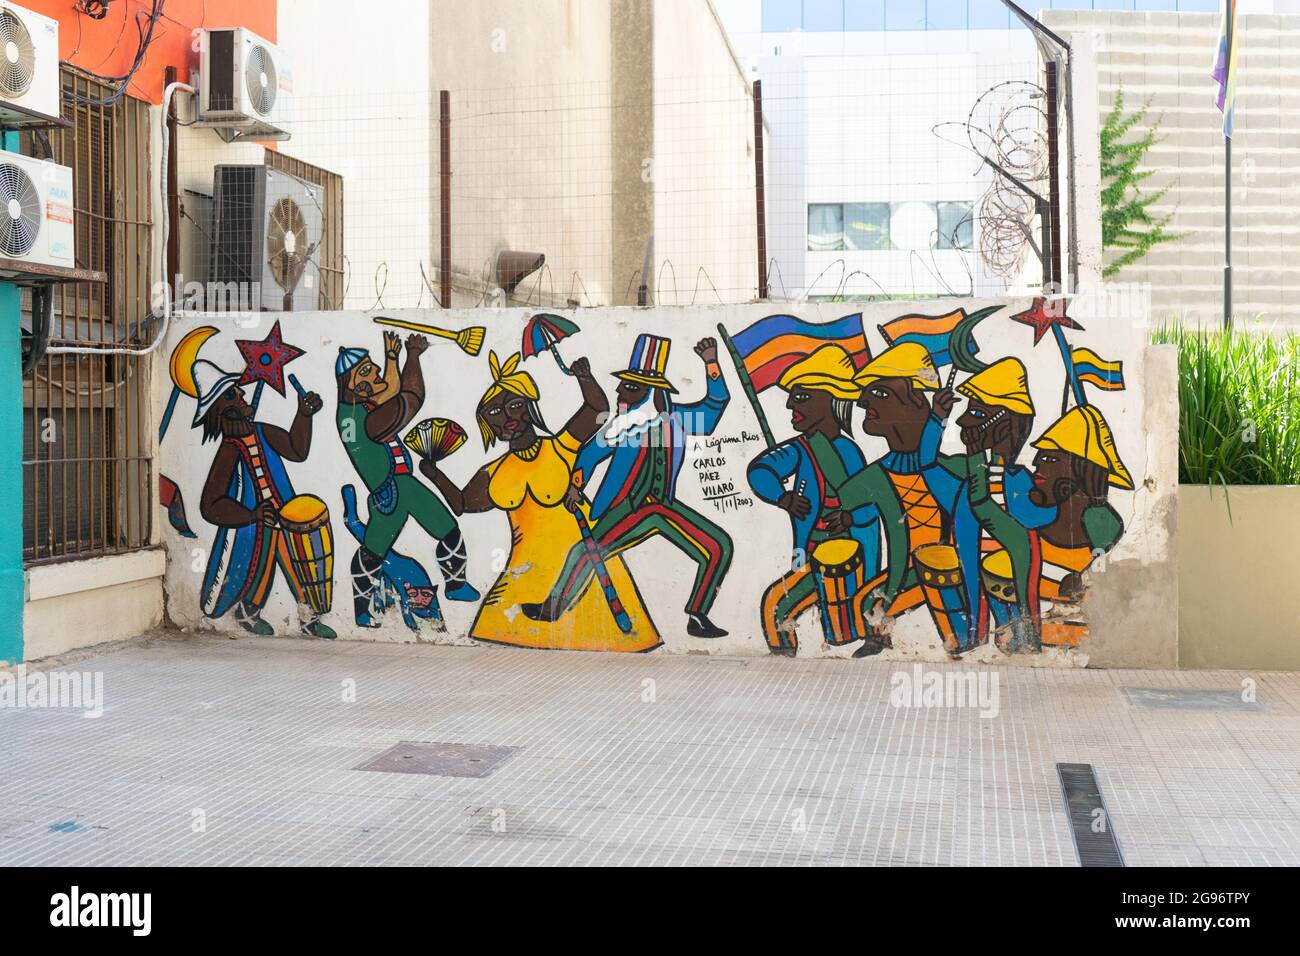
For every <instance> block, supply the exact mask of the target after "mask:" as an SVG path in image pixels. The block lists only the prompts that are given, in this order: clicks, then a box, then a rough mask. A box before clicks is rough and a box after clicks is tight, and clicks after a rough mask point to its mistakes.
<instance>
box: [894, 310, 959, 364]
mask: <svg viewBox="0 0 1300 956" xmlns="http://www.w3.org/2000/svg"><path fill="white" fill-rule="evenodd" d="M964 318H966V313H965V312H964V311H963V310H961V309H958V310H957V311H956V312H949V313H948V314H947V315H904V316H902V317H900V318H897V319H891V320H890V321H888V322H886V323H885V324H884V325H882V326H880V334H881V335H883V336H884V337H885V341H886V342H888V343H889V344H890V345H901V344H902V343H904V342H915V343H916V344H918V345H923V346H925V349H926V351H927V352H929V353H930V358H932V359H933V360H934V367H935V368H943V367H944V366H945V365H951V364H952V355H950V354H949V352H948V347H949V345H950V343H951V340H952V331H953V329H955V328H957V323H959V322H961V320H962V319H964ZM969 348H970V353H971V355H974V354H975V353H976V352H978V351H979V346H978V345H977V344H976V343H975V336H973V335H972V336H971V337H970V342H969Z"/></svg>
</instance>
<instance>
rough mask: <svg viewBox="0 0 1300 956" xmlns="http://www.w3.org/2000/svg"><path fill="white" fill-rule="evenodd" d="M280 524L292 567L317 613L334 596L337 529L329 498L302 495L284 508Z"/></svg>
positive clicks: (327, 607) (309, 602)
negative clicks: (332, 521) (333, 522)
mask: <svg viewBox="0 0 1300 956" xmlns="http://www.w3.org/2000/svg"><path fill="white" fill-rule="evenodd" d="M280 528H281V530H283V532H284V539H285V544H286V545H287V547H288V550H289V567H290V570H291V571H292V572H293V575H294V577H295V578H296V579H297V582H298V587H299V589H300V590H301V591H302V594H303V597H304V598H305V599H306V601H307V606H308V607H310V608H311V609H312V610H313V611H315V612H316V613H317V614H324V613H325V612H326V611H328V610H329V609H330V604H331V603H332V601H333V599H334V533H333V531H332V530H331V529H330V513H329V509H328V508H327V507H325V502H323V501H321V500H320V499H319V498H317V497H316V496H315V495H298V496H297V497H296V498H291V499H290V500H289V501H287V502H286V503H285V505H284V507H283V508H281V509H280Z"/></svg>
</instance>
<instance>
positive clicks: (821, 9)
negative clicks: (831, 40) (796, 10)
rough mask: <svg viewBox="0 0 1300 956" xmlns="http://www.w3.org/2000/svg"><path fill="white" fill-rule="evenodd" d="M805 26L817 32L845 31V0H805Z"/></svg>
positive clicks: (810, 30)
mask: <svg viewBox="0 0 1300 956" xmlns="http://www.w3.org/2000/svg"><path fill="white" fill-rule="evenodd" d="M803 28H804V29H805V30H807V31H809V32H817V33H843V32H844V0H803Z"/></svg>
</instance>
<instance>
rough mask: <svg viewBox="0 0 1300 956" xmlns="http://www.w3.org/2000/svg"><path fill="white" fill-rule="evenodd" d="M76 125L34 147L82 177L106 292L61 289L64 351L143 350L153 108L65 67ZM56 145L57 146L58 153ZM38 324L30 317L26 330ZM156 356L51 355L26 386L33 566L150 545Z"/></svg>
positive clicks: (29, 145) (56, 316)
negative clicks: (152, 366)
mask: <svg viewBox="0 0 1300 956" xmlns="http://www.w3.org/2000/svg"><path fill="white" fill-rule="evenodd" d="M61 80H62V86H63V115H64V117H65V118H67V119H68V120H70V121H71V122H72V124H73V125H72V126H71V127H70V128H67V129H60V130H53V131H51V132H50V133H49V134H48V135H47V136H44V137H42V136H37V135H31V134H29V135H28V136H26V137H25V138H24V140H25V141H24V151H25V152H28V153H32V154H34V155H42V156H43V155H45V154H46V149H47V148H48V151H49V153H50V154H51V156H52V158H53V159H54V161H55V162H57V163H59V164H61V165H63V166H69V167H71V168H72V172H73V190H74V199H75V202H76V209H75V214H74V218H75V222H76V242H77V260H76V264H77V266H78V267H80V268H83V269H93V270H97V271H102V272H105V273H107V275H108V281H107V282H106V283H83V284H69V285H61V286H57V287H56V288H55V291H54V295H53V314H52V317H51V328H50V344H51V345H78V346H86V347H90V348H103V347H106V346H123V345H143V344H145V343H147V342H148V341H149V340H150V339H151V338H152V336H153V335H154V334H156V332H157V325H156V323H154V322H152V321H150V292H149V265H150V260H151V255H150V250H151V246H150V235H151V232H152V225H153V214H152V209H151V202H150V197H151V195H152V192H151V189H150V183H151V179H150V175H149V170H150V168H151V167H150V159H149V147H148V144H149V132H150V118H149V107H148V104H146V103H144V102H142V101H140V100H137V99H135V98H133V97H131V96H123V97H121V98H120V99H118V100H117V101H115V102H113V103H111V104H108V105H105V106H95V105H87V104H86V102H85V101H87V100H92V101H93V100H96V99H102V98H104V97H106V96H108V95H109V94H111V93H112V92H113V88H112V87H111V86H110V85H108V84H105V83H101V82H99V81H98V80H95V79H92V78H90V77H87V76H86V75H84V74H81V73H78V72H76V71H73V70H70V69H67V68H64V69H63V71H62V76H61ZM47 143H48V146H47ZM26 321H28V318H27V317H25V318H24V322H26ZM149 361H150V360H149V357H148V356H144V357H140V356H134V355H85V356H83V355H47V356H46V357H45V358H44V359H42V360H41V361H40V362H39V363H38V364H37V365H36V367H35V369H33V371H32V374H30V375H29V376H27V377H26V378H25V379H24V381H23V489H22V494H23V515H22V520H23V556H24V558H25V560H26V561H27V562H28V563H36V562H47V561H57V560H65V559H72V558H83V557H90V556H95V555H105V554H116V553H120V552H124V551H130V550H133V549H137V548H142V547H145V546H147V545H148V544H149V541H150V537H151V526H152V521H153V514H152V511H153V509H152V502H153V494H152V489H153V483H154V481H155V480H156V479H155V477H154V473H153V462H152V460H151V458H150V453H151V451H152V442H151V439H150V435H151V432H152V430H153V428H154V427H155V426H154V424H153V420H152V417H151V410H150V401H149V394H150V393H149V374H148V373H149Z"/></svg>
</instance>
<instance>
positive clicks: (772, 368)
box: [731, 312, 871, 392]
mask: <svg viewBox="0 0 1300 956" xmlns="http://www.w3.org/2000/svg"><path fill="white" fill-rule="evenodd" d="M731 344H732V346H733V347H734V348H735V350H736V355H737V356H738V357H739V358H740V361H741V363H742V364H743V365H744V367H745V371H746V372H748V373H749V378H750V381H751V382H753V384H754V391H755V392H761V391H763V389H765V388H771V387H772V386H773V385H775V384H776V383H777V381H778V380H780V378H781V376H782V375H784V374H785V371H786V369H788V368H789V367H790V366H791V365H794V364H795V363H796V362H798V361H799V360H800V359H803V358H807V357H808V356H809V355H810V354H811V353H813V352H815V351H816V350H817V349H819V348H821V347H822V346H823V345H832V344H834V345H839V346H841V347H842V348H843V349H844V350H845V351H846V352H848V353H849V355H851V356H852V357H853V362H854V364H856V365H857V367H858V368H862V366H864V365H866V364H867V362H869V361H871V352H870V350H869V349H868V348H867V336H866V333H865V332H863V330H862V313H861V312H857V313H854V314H853V315H846V316H845V317H844V318H842V319H836V320H835V321H834V322H825V323H820V324H819V323H816V322H805V321H803V320H802V319H796V318H795V317H794V316H793V315H769V316H768V317H767V318H765V319H759V320H758V321H757V322H755V323H754V324H753V325H751V326H750V327H749V328H747V329H744V330H742V331H740V332H737V333H736V334H735V335H733V336H732V337H731Z"/></svg>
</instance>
